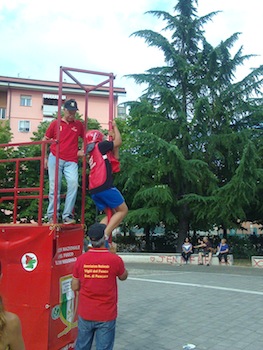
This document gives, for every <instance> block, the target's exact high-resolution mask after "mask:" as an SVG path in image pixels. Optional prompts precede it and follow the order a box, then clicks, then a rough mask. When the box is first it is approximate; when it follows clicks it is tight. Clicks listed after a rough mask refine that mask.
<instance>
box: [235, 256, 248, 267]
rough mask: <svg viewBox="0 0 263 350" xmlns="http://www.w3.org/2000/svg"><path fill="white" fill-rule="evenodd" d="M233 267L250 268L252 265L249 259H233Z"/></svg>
mask: <svg viewBox="0 0 263 350" xmlns="http://www.w3.org/2000/svg"><path fill="white" fill-rule="evenodd" d="M233 265H234V266H245V267H247V266H249V267H251V266H252V264H251V259H249V258H247V259H235V258H234V264H233Z"/></svg>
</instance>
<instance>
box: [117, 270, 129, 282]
mask: <svg viewBox="0 0 263 350" xmlns="http://www.w3.org/2000/svg"><path fill="white" fill-rule="evenodd" d="M127 277H128V271H127V270H126V269H125V271H124V272H123V274H122V275H120V276H118V278H119V280H121V281H125V280H126V279H127Z"/></svg>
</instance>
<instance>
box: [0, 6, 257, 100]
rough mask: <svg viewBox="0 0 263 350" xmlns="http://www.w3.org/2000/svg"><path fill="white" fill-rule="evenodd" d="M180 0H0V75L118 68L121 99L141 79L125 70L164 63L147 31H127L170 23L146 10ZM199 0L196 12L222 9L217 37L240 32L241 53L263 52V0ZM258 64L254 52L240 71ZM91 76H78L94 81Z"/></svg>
mask: <svg viewBox="0 0 263 350" xmlns="http://www.w3.org/2000/svg"><path fill="white" fill-rule="evenodd" d="M176 3H177V0H174V1H171V0H170V1H167V0H132V1H129V0H95V1H92V0H75V1H69V0H63V1H62V0H45V1H41V0H1V1H0V38H1V48H2V50H1V55H0V75H4V76H11V77H18V76H19V77H21V78H32V79H43V80H54V81H58V80H59V67H60V66H64V67H71V68H80V69H87V70H93V71H102V72H107V73H110V72H113V73H114V74H115V75H116V79H115V82H114V86H116V87H117V86H118V87H124V88H125V89H126V91H127V96H126V98H125V99H123V100H120V102H123V101H124V100H134V99H136V98H138V97H139V96H140V95H141V92H142V87H140V86H139V85H136V84H135V83H134V82H133V80H132V79H126V78H124V75H126V74H134V73H143V72H144V71H145V70H147V69H149V68H152V67H155V66H159V65H162V64H163V55H162V53H161V52H160V51H158V50H157V49H155V48H149V47H148V46H147V44H145V42H144V40H143V39H140V38H134V37H130V35H131V34H132V33H133V32H135V31H137V30H142V29H152V30H154V31H160V30H161V29H162V28H163V27H164V26H165V24H166V23H165V22H163V21H162V20H160V19H158V18H156V17H153V16H152V15H149V14H144V13H145V12H146V11H150V10H162V11H167V12H169V13H170V14H174V11H173V8H174V6H175V5H176ZM198 4H199V5H198V14H199V15H205V14H208V13H210V12H213V11H222V12H221V13H219V14H217V15H216V16H215V17H214V19H213V22H211V23H209V24H207V25H206V26H205V28H204V29H205V32H206V34H205V35H206V38H207V40H208V41H209V42H210V43H211V44H212V45H214V46H216V45H218V44H219V43H220V41H221V40H225V39H227V38H228V37H229V36H231V35H232V34H233V33H235V32H241V33H242V34H240V37H239V40H238V41H237V45H236V46H235V48H234V49H235V51H236V50H237V49H238V48H239V47H240V46H243V54H256V55H259V56H260V55H262V53H263V40H261V36H262V33H263V30H262V29H263V21H262V8H263V2H262V1H261V0H250V1H249V2H247V1H242V0H220V1H215V0H214V1H213V0H199V1H198ZM261 64H262V57H261V56H260V57H256V58H252V59H250V60H249V61H246V63H245V66H244V69H243V70H242V72H241V73H240V74H241V75H242V74H248V73H249V69H251V68H255V67H258V66H259V65H261ZM87 78H88V81H87ZM93 78H94V77H93V76H89V77H87V76H86V77H83V76H82V77H80V78H79V79H80V80H81V82H83V83H91V84H92V83H95V81H93ZM67 81H69V82H71V79H70V78H68V79H67ZM101 81H102V79H101V77H100V78H99V82H101Z"/></svg>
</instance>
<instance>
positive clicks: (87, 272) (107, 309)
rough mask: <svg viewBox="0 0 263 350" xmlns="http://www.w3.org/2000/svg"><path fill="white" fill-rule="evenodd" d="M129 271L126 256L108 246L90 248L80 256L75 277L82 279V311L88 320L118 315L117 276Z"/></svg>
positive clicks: (80, 304)
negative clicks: (123, 257) (109, 248)
mask: <svg viewBox="0 0 263 350" xmlns="http://www.w3.org/2000/svg"><path fill="white" fill-rule="evenodd" d="M124 272H125V266H124V262H123V260H122V259H121V258H120V257H119V256H118V255H117V254H113V253H111V252H109V251H108V249H105V248H90V249H89V250H88V252H87V253H84V254H83V255H81V256H79V257H78V259H77V261H76V263H75V266H74V270H73V277H75V278H77V279H79V282H80V291H79V303H78V314H79V316H80V317H82V318H83V319H84V320H88V321H99V322H105V321H112V320H115V319H116V318H117V301H118V290H117V280H116V278H117V277H118V276H121V275H122V274H123V273H124Z"/></svg>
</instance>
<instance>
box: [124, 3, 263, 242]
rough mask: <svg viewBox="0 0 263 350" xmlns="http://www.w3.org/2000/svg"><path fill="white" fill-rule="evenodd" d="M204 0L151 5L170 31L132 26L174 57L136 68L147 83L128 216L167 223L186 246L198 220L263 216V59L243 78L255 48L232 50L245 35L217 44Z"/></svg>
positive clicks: (129, 167)
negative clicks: (170, 6)
mask: <svg viewBox="0 0 263 350" xmlns="http://www.w3.org/2000/svg"><path fill="white" fill-rule="evenodd" d="M195 4H197V2H195V1H194V0H179V1H178V3H177V5H176V6H175V8H174V10H175V12H176V13H177V14H176V15H174V16H173V15H172V14H169V13H166V12H163V11H150V12H149V14H152V15H154V16H156V17H157V18H159V19H162V20H163V21H164V22H166V26H165V27H164V32H165V34H164V35H163V34H161V33H156V32H154V31H152V30H139V31H137V32H135V33H134V34H133V35H134V36H136V37H140V38H142V39H144V40H145V42H146V44H148V45H149V46H154V47H157V48H158V49H159V50H161V51H162V53H163V54H164V59H165V65H164V66H161V67H154V68H150V69H148V70H147V71H146V72H145V73H142V74H132V75H130V76H129V77H132V78H133V79H134V80H135V82H137V83H138V84H142V83H144V84H145V83H146V84H147V88H146V89H145V92H144V94H143V95H142V96H141V98H140V100H139V101H136V102H131V103H130V118H128V119H127V126H128V130H127V129H125V128H124V130H123V131H124V133H127V135H126V134H125V142H124V145H123V147H122V149H123V150H122V152H121V160H122V166H123V168H124V169H125V173H124V174H120V176H119V177H117V181H118V183H119V184H120V185H121V186H122V187H123V188H124V193H125V198H126V199H127V202H128V203H129V206H130V208H131V209H132V210H130V212H129V214H128V216H127V218H126V221H127V223H130V224H134V223H136V224H138V225H139V226H140V227H146V226H147V227H149V225H150V226H154V225H158V223H159V222H160V221H162V222H163V223H164V225H165V226H166V227H169V226H173V229H175V230H176V231H178V232H179V244H180V240H181V241H182V240H183V238H184V237H185V236H186V234H187V231H188V230H189V229H191V228H192V229H202V228H203V229H204V228H206V229H208V228H212V227H213V226H215V225H216V226H218V227H223V228H227V227H233V226H238V225H239V222H240V220H247V219H248V218H249V217H250V218H251V217H253V218H254V219H255V218H256V220H257V221H261V222H262V204H261V203H262V201H260V195H262V175H261V173H262V160H261V159H262V146H263V145H262V137H261V136H262V131H261V129H260V128H261V127H262V113H263V112H262V111H263V108H262V105H263V100H262V92H261V91H262V90H261V87H262V81H263V80H262V74H263V67H262V66H260V67H258V68H255V69H253V70H252V71H251V73H250V74H249V75H248V76H247V77H245V78H244V79H242V80H241V81H234V79H235V73H236V71H237V69H238V68H239V66H241V65H242V64H244V62H245V61H247V60H249V58H250V57H252V56H253V55H242V47H241V48H240V49H238V50H237V52H236V53H234V54H233V55H232V54H231V52H233V47H234V45H235V44H236V41H237V40H238V38H239V33H234V34H233V35H231V36H230V37H229V38H227V39H226V40H222V41H221V42H220V43H219V45H218V46H216V47H213V46H212V45H211V44H209V43H208V42H207V40H206V38H205V36H204V30H203V27H204V25H205V24H206V23H207V22H208V21H211V20H212V18H213V17H214V16H215V15H216V14H217V12H213V13H210V14H208V15H206V16H203V17H197V10H196V7H195ZM252 204H253V208H254V211H253V210H252V208H251V205H252ZM255 210H256V211H257V214H255ZM252 212H254V215H253V214H252Z"/></svg>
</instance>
